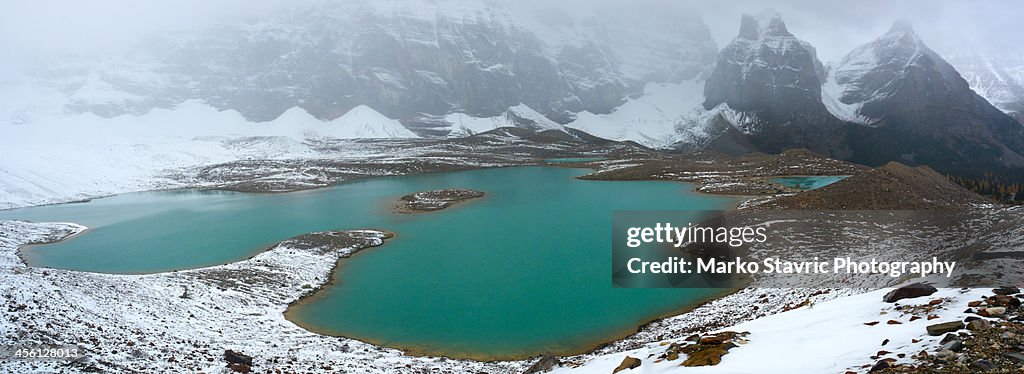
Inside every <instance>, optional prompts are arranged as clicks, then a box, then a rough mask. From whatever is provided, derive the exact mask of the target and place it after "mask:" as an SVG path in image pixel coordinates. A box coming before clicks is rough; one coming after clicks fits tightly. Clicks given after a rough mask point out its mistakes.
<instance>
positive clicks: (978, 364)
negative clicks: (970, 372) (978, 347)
mask: <svg viewBox="0 0 1024 374" xmlns="http://www.w3.org/2000/svg"><path fill="white" fill-rule="evenodd" d="M971 366H972V367H974V368H976V369H979V370H982V371H989V370H995V368H996V365H995V364H993V363H992V361H989V360H985V359H981V360H978V361H974V364H972V365H971Z"/></svg>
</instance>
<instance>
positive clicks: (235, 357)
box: [224, 349, 252, 366]
mask: <svg viewBox="0 0 1024 374" xmlns="http://www.w3.org/2000/svg"><path fill="white" fill-rule="evenodd" d="M224 361H227V362H228V364H243V365H246V366H252V356H248V355H246V354H243V353H241V352H235V351H232V350H230V349H228V350H225V351H224Z"/></svg>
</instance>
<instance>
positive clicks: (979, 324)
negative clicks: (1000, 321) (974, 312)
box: [967, 319, 992, 331]
mask: <svg viewBox="0 0 1024 374" xmlns="http://www.w3.org/2000/svg"><path fill="white" fill-rule="evenodd" d="M990 328H992V323H990V322H989V321H988V320H985V319H976V320H973V321H971V322H970V323H968V324H967V329H968V330H971V331H981V330H988V329H990Z"/></svg>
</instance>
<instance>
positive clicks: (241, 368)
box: [228, 362, 252, 373]
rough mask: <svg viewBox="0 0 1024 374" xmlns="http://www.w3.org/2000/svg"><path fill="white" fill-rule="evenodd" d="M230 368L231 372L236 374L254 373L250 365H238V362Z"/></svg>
mask: <svg viewBox="0 0 1024 374" xmlns="http://www.w3.org/2000/svg"><path fill="white" fill-rule="evenodd" d="M228 367H229V368H230V369H231V371H233V372H236V373H248V372H250V371H252V366H249V365H246V364H242V363H238V362H235V363H232V364H230V365H228Z"/></svg>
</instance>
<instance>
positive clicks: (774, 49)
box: [704, 13, 842, 153]
mask: <svg viewBox="0 0 1024 374" xmlns="http://www.w3.org/2000/svg"><path fill="white" fill-rule="evenodd" d="M824 78H825V71H824V68H823V67H822V64H821V62H820V61H818V58H817V54H816V52H815V49H814V47H812V46H811V45H810V44H808V43H807V42H804V41H803V40H800V39H798V38H797V37H796V36H794V35H793V34H792V33H790V32H789V30H788V29H787V28H786V24H785V22H783V20H782V18H781V16H779V15H778V14H776V13H769V14H765V15H762V16H760V17H754V16H750V15H744V16H743V18H742V20H741V23H740V31H739V35H738V36H737V37H736V38H735V39H733V40H732V42H730V43H729V44H728V45H727V46H726V47H725V48H723V49H722V51H721V52H720V53H719V56H718V62H717V63H716V64H715V69H714V71H713V72H712V73H711V76H710V77H709V78H708V80H707V82H706V84H705V86H704V96H705V100H704V108H705V109H708V110H711V109H713V108H716V107H718V106H720V105H723V104H724V105H726V106H727V107H728V108H729V109H731V110H733V111H736V112H739V113H740V117H741V118H742V120H741V121H739V123H734V125H735V126H736V127H737V128H738V129H739V130H740V131H742V132H743V133H745V134H747V135H748V136H749V137H750V139H751V140H752V141H753V143H754V144H756V145H757V146H759V147H760V149H761V150H764V151H768V152H779V151H782V150H784V149H787V148H810V149H813V150H815V151H819V152H823V153H835V151H836V150H835V149H833V148H834V145H833V144H830V143H831V141H830V139H832V138H834V137H835V135H834V132H835V131H836V129H838V128H839V127H841V125H842V123H841V122H840V121H839V120H837V119H836V118H835V117H833V116H832V115H831V114H830V113H829V112H828V110H827V109H826V108H825V105H824V104H822V101H821V85H822V80H823V79H824Z"/></svg>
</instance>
